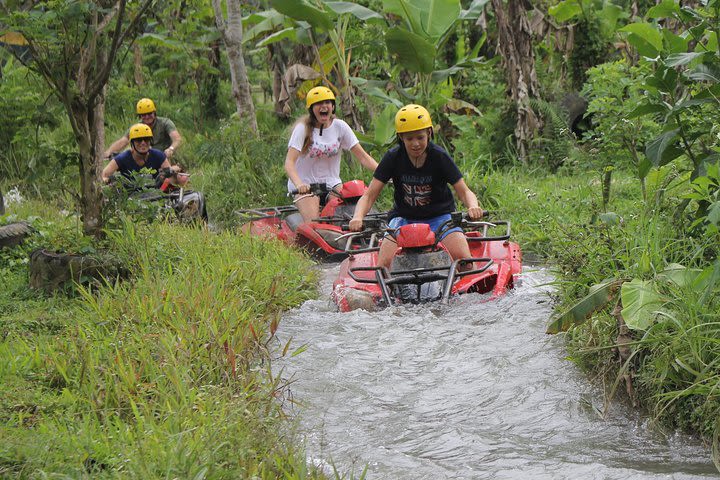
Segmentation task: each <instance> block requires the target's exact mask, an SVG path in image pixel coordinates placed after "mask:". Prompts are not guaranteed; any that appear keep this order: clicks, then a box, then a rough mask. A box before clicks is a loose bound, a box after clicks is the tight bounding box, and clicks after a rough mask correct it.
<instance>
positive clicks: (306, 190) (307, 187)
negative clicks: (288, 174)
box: [297, 183, 310, 195]
mask: <svg viewBox="0 0 720 480" xmlns="http://www.w3.org/2000/svg"><path fill="white" fill-rule="evenodd" d="M297 191H298V193H299V194H300V195H305V194H306V193H310V185H308V184H307V183H302V184H300V186H298V188H297Z"/></svg>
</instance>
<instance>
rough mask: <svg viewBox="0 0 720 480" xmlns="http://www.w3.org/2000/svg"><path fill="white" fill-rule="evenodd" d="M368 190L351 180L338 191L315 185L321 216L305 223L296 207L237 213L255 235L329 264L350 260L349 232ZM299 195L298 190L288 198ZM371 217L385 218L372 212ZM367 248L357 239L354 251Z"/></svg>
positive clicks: (313, 187) (314, 191) (323, 185)
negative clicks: (285, 245)
mask: <svg viewBox="0 0 720 480" xmlns="http://www.w3.org/2000/svg"><path fill="white" fill-rule="evenodd" d="M366 190H367V186H366V185H365V182H363V181H362V180H351V181H348V182H345V183H343V184H342V186H341V187H340V189H339V190H338V191H335V190H333V189H331V188H328V187H327V186H326V185H325V184H324V183H313V184H311V185H310V192H311V193H312V194H314V195H318V196H319V197H320V205H321V208H322V210H321V211H320V217H318V218H315V219H313V221H312V222H309V223H303V219H302V215H300V212H298V209H297V207H295V206H294V205H283V206H278V207H263V208H252V209H246V210H237V211H236V213H237V214H238V215H239V216H240V219H241V222H243V226H242V230H243V231H245V232H249V233H251V234H253V235H258V236H264V237H271V238H277V239H279V240H282V241H284V242H285V243H287V244H288V245H295V246H299V247H301V248H304V249H306V250H307V251H309V252H310V253H311V254H312V255H313V256H314V257H316V258H318V259H319V260H322V261H325V262H338V261H340V260H342V259H343V258H346V257H347V256H348V254H349V251H347V249H346V243H347V238H348V237H347V236H346V235H345V234H347V233H348V230H347V223H348V222H349V221H350V219H351V218H352V216H353V214H354V213H355V207H356V205H357V202H358V200H360V197H362V195H363V193H365V191H366ZM294 194H297V191H293V192H290V193H289V194H288V195H294ZM368 216H369V217H370V218H375V217H384V214H378V213H377V212H374V211H373V212H371V213H369V214H368ZM355 248H367V243H366V242H365V241H364V240H361V239H359V237H358V236H356V237H355V242H354V244H353V245H352V249H355Z"/></svg>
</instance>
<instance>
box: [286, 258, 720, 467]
mask: <svg viewBox="0 0 720 480" xmlns="http://www.w3.org/2000/svg"><path fill="white" fill-rule="evenodd" d="M322 273H323V282H322V287H321V289H322V291H321V295H320V298H321V300H314V301H309V302H306V303H305V304H303V305H302V306H301V307H299V308H297V309H295V310H292V311H290V312H288V313H287V314H286V315H285V316H284V317H283V321H282V322H281V324H280V329H279V330H278V336H279V339H280V341H281V342H283V343H284V342H285V341H287V340H288V339H289V338H292V345H293V348H297V347H299V346H301V345H304V344H306V345H307V350H306V351H305V352H303V353H301V354H300V355H297V356H295V357H292V358H287V359H284V360H282V361H281V362H279V363H278V364H277V365H276V367H277V368H278V369H279V368H282V369H283V371H282V376H283V377H284V378H286V379H290V378H291V379H292V380H293V383H292V384H291V386H290V393H291V395H292V399H293V400H294V402H298V403H299V405H296V406H295V407H294V408H293V412H294V413H295V414H297V415H298V416H299V419H300V425H301V427H302V430H303V432H304V434H305V437H306V448H307V455H308V457H309V458H310V460H311V461H313V462H315V463H317V464H323V465H333V464H334V465H335V467H336V468H337V469H338V471H339V472H343V473H344V474H345V475H348V477H349V476H350V475H354V478H358V477H359V476H360V473H361V472H362V471H363V469H364V468H365V467H367V475H366V478H368V479H476V478H477V479H480V478H492V479H503V478H508V479H510V478H512V479H515V478H516V479H546V478H547V479H556V478H573V479H575V478H582V479H647V478H670V479H690V478H718V472H717V470H716V469H715V467H714V466H713V464H712V461H711V459H710V451H709V449H708V448H706V447H704V446H702V445H701V444H700V443H699V442H697V441H696V440H694V439H692V438H689V437H686V436H683V435H672V436H669V437H667V436H664V435H663V434H661V433H660V432H659V431H658V430H657V429H654V428H652V426H651V425H650V424H649V422H648V421H647V419H645V418H644V417H642V416H641V415H640V414H638V413H637V412H635V411H634V410H633V409H631V408H629V407H627V406H626V405H624V404H622V403H620V402H617V403H615V404H614V405H613V406H612V407H611V408H610V410H609V413H608V415H607V416H606V417H603V415H602V410H603V408H604V407H603V394H602V392H601V391H599V390H598V388H597V387H594V386H592V385H591V384H590V382H589V381H588V379H587V378H586V377H585V376H584V375H583V374H582V373H581V372H580V371H579V370H578V369H577V368H576V367H575V365H573V364H572V363H571V362H570V361H568V360H566V359H565V358H564V357H565V355H566V350H565V348H564V346H563V340H562V338H561V337H559V336H548V335H546V334H545V333H544V332H545V326H546V324H547V322H548V319H549V318H550V315H551V313H552V305H551V301H550V296H549V295H550V293H551V292H552V289H553V288H552V287H551V286H550V285H549V283H550V282H551V281H552V276H551V275H550V274H549V273H548V272H547V271H545V270H543V269H532V268H527V267H526V272H525V273H523V275H522V277H521V281H520V282H519V285H518V286H517V287H516V288H515V290H513V291H512V292H511V293H510V294H508V295H507V296H505V297H503V298H500V299H497V300H493V301H490V302H483V299H484V298H483V297H481V296H479V295H467V296H462V297H460V298H456V299H453V301H452V302H451V304H450V305H448V306H442V305H437V304H433V305H432V306H428V305H424V306H401V307H392V308H389V309H386V310H383V311H379V312H374V313H368V312H365V311H357V312H351V313H337V312H335V309H334V306H333V305H332V304H331V303H330V302H329V301H328V300H327V299H328V298H329V296H330V290H331V286H332V279H333V278H334V277H335V275H336V274H337V267H326V268H325V269H324V270H323V272H322Z"/></svg>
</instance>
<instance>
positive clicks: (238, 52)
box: [212, 0, 258, 134]
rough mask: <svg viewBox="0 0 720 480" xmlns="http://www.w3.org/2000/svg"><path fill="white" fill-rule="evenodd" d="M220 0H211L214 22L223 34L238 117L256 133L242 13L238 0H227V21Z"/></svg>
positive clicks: (256, 127)
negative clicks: (246, 61)
mask: <svg viewBox="0 0 720 480" xmlns="http://www.w3.org/2000/svg"><path fill="white" fill-rule="evenodd" d="M220 2H221V0H212V4H213V9H214V10H215V23H216V24H217V27H218V30H220V32H221V33H222V35H223V40H224V41H225V49H226V50H227V54H228V62H229V63H230V79H231V81H232V92H233V97H234V98H235V105H236V106H237V113H238V117H240V119H241V120H246V121H247V122H248V124H249V125H250V129H251V130H252V131H253V132H254V133H256V134H257V131H258V126H257V119H256V118H255V105H254V104H253V99H252V94H251V91H250V81H249V80H248V76H247V69H246V68H245V59H244V58H243V49H242V37H243V31H242V14H241V12H240V1H239V0H227V11H228V15H227V17H228V18H227V22H226V21H225V17H224V15H223V11H222V5H221V3H220Z"/></svg>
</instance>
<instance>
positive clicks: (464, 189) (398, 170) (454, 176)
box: [350, 104, 483, 269]
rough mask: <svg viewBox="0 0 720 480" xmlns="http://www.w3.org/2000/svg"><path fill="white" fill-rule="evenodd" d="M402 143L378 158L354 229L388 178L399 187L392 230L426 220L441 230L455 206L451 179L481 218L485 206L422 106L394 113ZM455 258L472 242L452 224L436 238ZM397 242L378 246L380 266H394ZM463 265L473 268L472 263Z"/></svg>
mask: <svg viewBox="0 0 720 480" xmlns="http://www.w3.org/2000/svg"><path fill="white" fill-rule="evenodd" d="M395 131H396V132H397V135H398V145H396V146H394V147H393V148H391V149H390V150H389V151H388V152H387V153H386V154H385V156H384V157H383V159H382V160H381V161H380V165H378V168H377V169H376V170H375V173H374V174H373V179H372V182H370V186H369V187H368V190H367V192H365V194H364V195H363V196H362V197H361V198H360V200H359V201H358V203H357V207H356V208H355V214H354V216H353V218H352V220H350V230H353V231H359V230H361V229H362V223H363V218H364V217H365V215H366V214H367V212H368V211H369V210H370V208H371V207H372V206H373V204H374V203H375V200H377V197H378V195H380V192H381V191H382V189H383V187H384V186H385V184H386V183H388V182H389V181H390V180H392V181H393V184H394V186H395V193H394V200H395V202H394V205H393V208H392V209H391V210H390V212H389V218H390V223H389V226H390V228H392V229H398V228H400V227H402V226H403V225H408V224H411V223H426V224H428V225H430V227H431V228H432V229H433V230H434V231H435V232H436V233H438V229H439V228H440V227H441V226H442V225H443V224H444V223H445V222H447V221H448V220H450V213H451V212H453V211H454V210H455V198H454V197H453V194H452V192H451V191H450V188H448V184H449V185H452V187H453V189H454V190H455V193H456V194H457V196H458V197H459V198H460V200H461V201H462V202H463V204H464V205H465V207H467V209H468V215H469V216H470V218H471V219H472V220H479V219H480V218H482V216H483V211H482V209H481V208H480V205H479V204H478V200H477V197H476V196H475V194H474V193H473V192H472V191H471V190H470V189H469V188H468V186H467V184H466V183H465V180H463V178H462V173H460V170H459V169H458V167H457V165H455V162H454V161H453V159H452V158H451V157H450V155H449V154H448V153H447V152H446V151H445V150H444V149H443V148H441V147H439V146H438V145H436V144H434V143H433V142H432V134H433V125H432V119H431V118H430V112H428V111H427V109H425V108H424V107H422V106H420V105H414V104H410V105H405V106H404V107H402V108H401V109H400V110H399V111H398V112H397V114H396V115H395ZM439 240H442V241H443V245H445V248H447V250H448V253H449V254H450V256H452V258H453V259H455V260H457V259H459V258H469V257H470V256H471V254H470V247H469V246H468V243H467V240H466V239H465V234H464V233H463V232H462V230H461V229H460V228H457V227H456V228H453V229H450V230H449V231H447V232H444V233H443V236H442V237H440V238H438V241H439ZM396 250H397V244H396V242H395V239H394V238H393V237H392V236H386V237H385V239H384V240H383V242H382V244H381V245H380V252H379V253H378V265H379V266H382V267H386V268H390V264H391V262H392V259H393V256H394V255H395V251H396ZM463 268H467V269H470V268H472V265H470V264H468V265H466V266H464V267H463Z"/></svg>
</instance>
